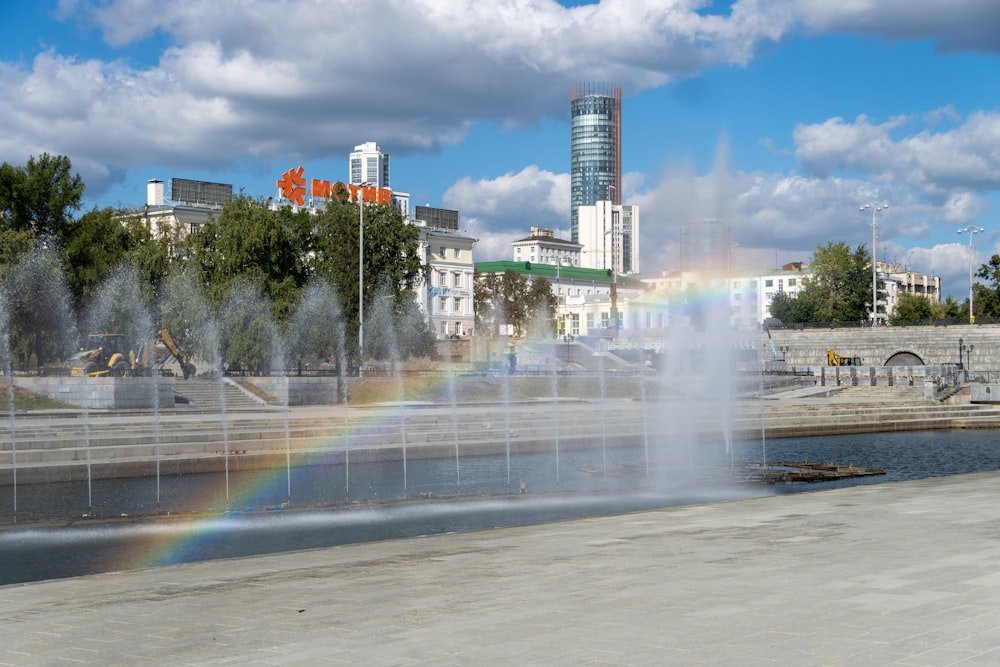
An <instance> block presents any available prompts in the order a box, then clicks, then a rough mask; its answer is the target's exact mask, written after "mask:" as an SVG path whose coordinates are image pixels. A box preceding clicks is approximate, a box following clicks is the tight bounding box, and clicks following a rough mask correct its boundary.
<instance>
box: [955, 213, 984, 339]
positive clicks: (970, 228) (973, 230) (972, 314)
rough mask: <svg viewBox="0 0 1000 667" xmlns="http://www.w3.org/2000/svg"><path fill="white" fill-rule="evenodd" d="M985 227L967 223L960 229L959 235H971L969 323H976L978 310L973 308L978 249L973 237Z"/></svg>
mask: <svg viewBox="0 0 1000 667" xmlns="http://www.w3.org/2000/svg"><path fill="white" fill-rule="evenodd" d="M984 231H986V230H985V229H983V228H982V227H976V226H975V225H967V226H966V227H964V228H962V229H960V230H958V235H959V236H961V235H962V234H968V235H969V324H975V323H976V311H975V310H973V309H972V305H973V290H972V265H973V264H975V257H976V250H975V247H974V246H973V245H972V237H973V236H975V235H976V234H982V233H983V232H984Z"/></svg>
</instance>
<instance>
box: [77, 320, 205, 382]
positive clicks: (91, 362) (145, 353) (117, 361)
mask: <svg viewBox="0 0 1000 667" xmlns="http://www.w3.org/2000/svg"><path fill="white" fill-rule="evenodd" d="M160 345H162V346H163V348H165V350H166V351H165V352H162V351H161V350H160V348H159V346H160ZM171 357H172V358H174V359H176V360H177V363H178V364H180V367H181V373H182V374H183V376H184V379H185V380H187V379H188V378H189V377H191V376H192V375H194V374H195V372H196V371H197V369H196V368H195V365H194V364H193V363H191V360H190V358H189V357H188V356H187V355H186V354H184V353H183V352H181V350H180V348H178V347H177V344H176V343H174V339H173V336H171V335H170V332H169V331H167V330H166V329H160V330H158V331H157V332H156V334H155V335H154V336H152V337H150V338H145V339H143V340H141V341H140V342H139V346H138V349H133V348H132V347H130V346H129V345H128V342H127V341H126V340H125V335H124V334H119V333H100V334H91V335H89V336H88V337H87V349H85V350H83V351H82V352H80V353H79V354H77V355H76V356H74V357H73V360H72V363H71V367H70V375H71V376H74V377H103V376H112V377H114V376H117V377H128V376H132V375H147V376H148V375H153V373H154V372H157V371H160V372H162V369H163V365H164V364H165V363H166V362H167V360H168V359H170V358H171Z"/></svg>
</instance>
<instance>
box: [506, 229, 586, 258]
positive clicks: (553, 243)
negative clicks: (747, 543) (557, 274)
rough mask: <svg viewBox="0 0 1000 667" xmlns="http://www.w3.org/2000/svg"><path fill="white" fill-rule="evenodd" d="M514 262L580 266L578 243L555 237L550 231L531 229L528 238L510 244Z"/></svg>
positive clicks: (579, 246) (580, 246)
mask: <svg viewBox="0 0 1000 667" xmlns="http://www.w3.org/2000/svg"><path fill="white" fill-rule="evenodd" d="M510 245H511V248H512V250H513V260H514V261H515V262H532V263H537V264H556V265H558V266H580V249H581V248H583V246H582V245H580V244H579V243H574V242H573V241H567V240H565V239H560V238H557V237H556V236H555V234H554V233H553V232H552V230H551V229H543V228H541V227H532V228H531V232H530V233H529V235H528V236H526V237H525V238H523V239H518V240H516V241H514V242H512V243H511V244H510Z"/></svg>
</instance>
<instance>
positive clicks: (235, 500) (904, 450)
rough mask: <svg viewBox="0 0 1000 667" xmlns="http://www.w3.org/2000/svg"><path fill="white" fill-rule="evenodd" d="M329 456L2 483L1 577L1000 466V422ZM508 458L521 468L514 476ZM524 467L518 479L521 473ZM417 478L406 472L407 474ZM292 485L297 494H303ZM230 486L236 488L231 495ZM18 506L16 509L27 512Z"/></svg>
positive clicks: (26, 577)
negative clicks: (239, 467) (722, 442)
mask: <svg viewBox="0 0 1000 667" xmlns="http://www.w3.org/2000/svg"><path fill="white" fill-rule="evenodd" d="M765 448H766V458H767V460H769V461H806V460H808V461H811V462H815V463H837V464H841V465H847V464H854V465H855V466H860V467H877V468H882V469H885V470H886V475H884V476H879V477H866V478H857V479H850V480H842V481H837V482H823V483H817V484H783V485H777V486H767V485H760V484H746V483H737V482H735V481H733V480H732V476H731V475H730V474H729V471H730V468H729V463H730V458H732V459H733V460H735V461H737V462H740V461H748V462H749V461H760V460H761V458H762V456H763V453H764V451H765ZM606 456H607V465H605V452H603V451H601V450H596V451H595V450H588V451H564V452H560V453H559V455H558V467H557V463H556V462H557V457H556V455H555V452H554V451H553V452H552V453H532V454H521V455H516V456H512V458H511V459H510V462H509V466H508V461H507V459H506V457H505V456H503V455H501V456H478V457H466V458H463V459H460V460H459V461H457V462H456V461H455V459H437V460H431V461H424V460H410V461H408V463H407V465H406V470H405V475H404V470H403V466H402V464H401V463H399V462H393V463H380V464H352V465H350V466H343V465H335V466H330V465H322V466H320V465H317V466H307V467H300V468H293V469H292V470H291V471H290V473H289V471H286V470H284V469H282V470H279V471H262V472H241V473H230V475H229V479H228V481H227V480H225V479H224V478H223V476H222V475H217V474H212V475H185V476H164V477H162V478H161V479H160V480H159V482H158V483H157V480H155V479H147V478H143V479H121V480H95V481H94V482H93V483H92V484H88V483H87V482H86V481H81V482H73V483H58V484H36V485H19V486H18V488H17V515H16V517H15V515H14V512H13V493H12V491H13V490H12V489H11V488H10V487H5V488H2V489H0V526H2V529H0V564H2V565H0V584H11V583H17V582H26V581H35V580H42V579H51V578H60V577H70V576H78V575H83V574H92V573H98V572H109V571H120V570H128V569H136V568H144V567H155V566H161V565H169V564H176V563H184V562H193V561H200V560H208V559H217V558H232V557H238V556H247V555H255V554H264V553H274V552H283V551H293V550H297V549H308V548H317V547H327V546H334V545H339V544H349V543H357V542H367V541H376V540H385V539H392V538H398V537H408V536H415V535H429V534H437V533H444V532H458V531H470V530H481V529H487V528H493V527H502V526H516V525H525V524H534V523H544V522H549V521H556V520H564V519H570V518H578V517H584V516H599V515H610V514H617V513H624V512H630V511H637V510H642V509H653V508H660V507H669V506H677V505H684V504H692V503H704V502H715V501H721V500H734V499H740V498H752V497H759V496H764V495H771V494H775V493H798V492H804V491H818V490H822V489H829V488H838V487H842V486H851V485H858V484H881V483H886V482H894V481H904V480H913V479H921V478H926V477H934V476H941V475H954V474H962V473H969V472H981V471H990V470H1000V432H996V431H966V432H950V431H930V432H918V433H882V434H866V435H849V436H829V437H815V438H791V439H780V440H770V441H767V442H766V443H763V444H762V443H761V442H740V443H736V444H735V445H734V450H733V454H732V457H730V455H728V454H726V453H725V452H724V451H723V448H722V447H721V446H720V447H716V448H713V447H703V448H698V449H697V450H694V449H692V451H691V452H690V457H689V458H688V460H686V461H685V463H684V465H677V464H676V462H673V463H671V465H670V466H669V468H670V469H669V470H667V469H666V468H667V467H668V466H665V465H663V464H657V463H656V462H655V461H653V462H648V461H647V459H646V456H645V449H644V448H642V447H635V448H624V449H609V450H607V452H606ZM508 469H509V470H510V474H509V476H508ZM508 480H509V481H508ZM404 484H405V486H404ZM289 490H290V491H291V493H290V494H289ZM227 492H228V494H227ZM15 519H16V523H15Z"/></svg>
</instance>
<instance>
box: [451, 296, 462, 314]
mask: <svg viewBox="0 0 1000 667" xmlns="http://www.w3.org/2000/svg"><path fill="white" fill-rule="evenodd" d="M453 305H454V306H455V310H453V311H451V312H453V313H457V314H461V313H462V299H461V297H457V296H456V297H455V301H454V303H453Z"/></svg>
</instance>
